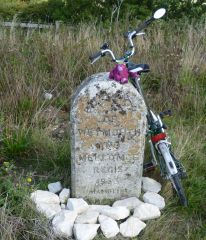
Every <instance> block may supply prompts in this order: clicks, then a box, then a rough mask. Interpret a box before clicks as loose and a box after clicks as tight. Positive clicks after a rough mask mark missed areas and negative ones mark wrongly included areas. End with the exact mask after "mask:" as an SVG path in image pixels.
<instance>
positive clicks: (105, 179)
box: [71, 73, 146, 201]
mask: <svg viewBox="0 0 206 240" xmlns="http://www.w3.org/2000/svg"><path fill="white" fill-rule="evenodd" d="M71 124H72V127H71V131H72V132H71V141H72V149H71V154H72V162H71V171H72V189H71V191H72V196H73V197H76V198H78V197H83V198H86V199H89V200H91V201H92V200H103V199H111V200H116V199H121V198H123V197H132V196H136V197H138V196H139V195H140V192H141V177H142V167H143V157H144V142H145V131H146V107H145V104H144V102H143V100H142V97H141V96H140V95H139V93H138V92H137V91H136V90H135V88H134V87H133V86H132V84H130V83H128V84H125V85H121V84H120V83H118V82H115V81H112V80H110V79H109V78H108V73H99V74H96V75H92V76H91V77H89V78H87V79H86V80H85V81H84V82H83V83H82V84H81V85H80V86H79V87H78V89H77V91H76V93H75V94H74V96H73V99H72V107H71Z"/></svg>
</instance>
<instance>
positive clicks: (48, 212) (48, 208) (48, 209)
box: [36, 202, 61, 219]
mask: <svg viewBox="0 0 206 240" xmlns="http://www.w3.org/2000/svg"><path fill="white" fill-rule="evenodd" d="M36 208H37V211H39V212H40V213H42V214H44V215H45V216H46V217H47V218H48V219H52V218H53V217H54V216H55V215H56V214H57V213H59V212H61V207H60V205H59V204H54V203H50V204H49V203H43V202H38V203H36Z"/></svg>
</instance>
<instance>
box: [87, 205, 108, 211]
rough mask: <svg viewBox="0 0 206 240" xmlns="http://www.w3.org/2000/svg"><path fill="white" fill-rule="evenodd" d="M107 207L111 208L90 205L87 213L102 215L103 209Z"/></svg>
mask: <svg viewBox="0 0 206 240" xmlns="http://www.w3.org/2000/svg"><path fill="white" fill-rule="evenodd" d="M105 207H106V208H107V207H110V206H109V205H89V208H88V210H87V211H95V212H98V213H101V212H102V209H103V208H105Z"/></svg>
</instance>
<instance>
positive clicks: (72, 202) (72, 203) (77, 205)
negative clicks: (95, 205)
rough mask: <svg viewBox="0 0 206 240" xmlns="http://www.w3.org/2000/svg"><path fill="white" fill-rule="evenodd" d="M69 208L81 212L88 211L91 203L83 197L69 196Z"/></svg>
mask: <svg viewBox="0 0 206 240" xmlns="http://www.w3.org/2000/svg"><path fill="white" fill-rule="evenodd" d="M67 208H68V209H69V210H73V211H76V212H77V213H78V214H80V213H83V212H85V211H87V209H88V208H89V205H88V203H87V202H85V201H84V199H83V198H69V199H68V201H67Z"/></svg>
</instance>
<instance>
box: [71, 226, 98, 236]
mask: <svg viewBox="0 0 206 240" xmlns="http://www.w3.org/2000/svg"><path fill="white" fill-rule="evenodd" d="M99 226H100V225H99V224H79V223H78V224H74V236H75V239H76V240H92V239H93V238H95V237H96V235H97V230H98V228H99Z"/></svg>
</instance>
